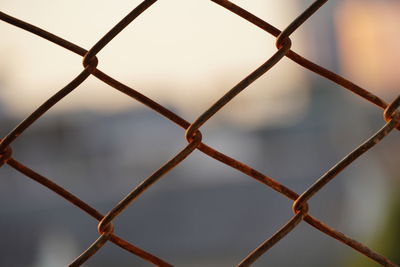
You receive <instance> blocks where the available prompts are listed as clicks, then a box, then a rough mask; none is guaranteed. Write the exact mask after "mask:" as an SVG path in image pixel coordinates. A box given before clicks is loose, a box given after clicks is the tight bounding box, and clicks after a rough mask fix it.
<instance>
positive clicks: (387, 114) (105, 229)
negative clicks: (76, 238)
mask: <svg viewBox="0 0 400 267" xmlns="http://www.w3.org/2000/svg"><path fill="white" fill-rule="evenodd" d="M156 1H157V0H144V1H143V2H142V3H141V4H139V5H138V6H137V7H136V8H134V9H133V10H132V11H131V12H130V13H129V14H128V15H127V16H126V17H124V18H123V19H122V20H121V21H120V22H119V23H117V24H116V25H115V26H114V27H113V28H112V29H111V30H110V31H109V32H108V33H107V34H105V35H104V36H103V37H102V38H101V39H100V40H99V41H98V42H97V43H96V44H95V45H94V46H93V47H92V48H91V49H89V50H86V49H84V48H82V47H79V46H78V45H76V44H73V43H71V42H69V41H67V40H65V39H63V38H61V37H58V36H56V35H54V34H52V33H50V32H47V31H45V30H43V29H41V28H38V27H36V26H34V25H31V24H29V23H27V22H25V21H22V20H19V19H17V18H15V17H12V16H10V15H7V14H5V13H3V12H0V20H2V21H4V22H7V23H9V24H12V25H14V26H16V27H19V28H21V29H24V30H26V31H29V32H31V33H33V34H35V35H37V36H40V37H42V38H44V39H46V40H48V41H50V42H53V43H55V44H57V45H59V46H61V47H63V48H65V49H67V50H70V51H72V52H74V53H76V54H78V55H80V56H82V57H83V70H82V71H81V73H79V74H78V75H77V76H76V77H75V78H74V79H73V80H71V81H70V82H69V83H68V84H67V85H66V86H65V87H64V88H62V89H61V90H59V91H58V92H57V93H56V94H54V95H53V96H51V97H49V98H48V100H47V101H46V102H45V103H43V104H42V105H41V106H39V107H38V108H37V109H36V110H35V111H33V112H32V114H31V115H30V116H28V117H27V118H26V119H24V120H23V121H22V122H21V123H20V124H19V125H17V126H16V127H15V128H14V129H13V130H12V131H10V132H9V134H7V135H6V136H4V137H3V138H2V139H0V167H2V166H3V165H5V164H8V165H9V166H11V167H12V168H14V169H15V170H17V171H19V172H21V173H22V174H24V175H25V176H26V177H28V178H30V179H32V180H34V181H36V182H37V183H39V184H41V185H42V186H45V187H47V188H48V189H49V190H51V191H53V192H54V193H56V194H57V195H59V196H60V197H62V198H64V199H65V200H66V201H69V202H70V203H72V204H73V205H75V206H76V207H78V208H80V209H81V210H82V211H84V212H86V213H87V214H88V215H89V216H91V217H92V218H94V219H95V220H97V221H98V222H99V223H98V232H99V237H98V239H97V240H95V241H94V242H93V243H92V244H91V245H90V246H89V247H88V248H87V249H86V250H85V251H83V252H82V254H81V255H79V256H78V255H77V258H76V259H74V260H71V264H70V266H80V265H81V264H83V263H84V262H86V261H87V260H88V259H90V258H91V257H94V256H95V255H96V253H97V251H99V250H100V249H101V248H102V247H103V246H104V244H106V243H107V242H112V243H114V244H115V245H117V246H119V247H121V248H122V249H125V250H127V251H128V252H130V253H132V254H135V255H136V256H138V257H140V258H142V259H143V260H145V261H147V262H149V263H152V264H154V265H157V266H172V265H171V264H170V263H168V262H166V261H165V260H163V259H161V258H159V257H157V256H155V255H153V254H151V253H149V252H147V251H144V250H143V249H141V248H138V247H136V246H135V245H133V244H130V243H129V242H127V241H125V240H123V239H122V238H121V237H118V236H117V235H115V234H114V226H113V224H112V222H113V220H114V219H115V218H116V217H118V216H119V215H120V214H121V213H123V212H124V211H125V209H126V208H127V207H128V206H130V205H132V203H133V202H134V201H135V200H136V199H137V198H138V197H140V195H142V194H143V193H145V192H146V190H147V189H148V188H150V187H151V186H152V185H154V184H155V183H157V182H158V181H159V180H160V179H161V178H162V177H163V176H164V175H165V174H166V173H167V172H168V171H170V170H171V169H173V168H175V167H176V166H177V165H179V164H180V163H181V162H182V161H183V160H185V158H187V157H188V156H190V154H191V153H192V152H193V151H194V150H196V149H198V150H199V151H201V152H203V153H204V154H206V155H208V156H209V157H211V158H214V159H215V160H217V161H220V162H222V163H224V164H226V165H228V166H230V167H232V168H234V169H236V170H237V171H239V172H242V173H243V174H246V175H247V176H249V177H251V178H253V179H256V180H257V181H259V182H260V183H262V184H264V185H266V186H268V187H270V188H271V189H273V190H275V191H276V192H277V193H280V194H282V195H284V196H286V197H287V198H289V199H291V200H292V201H293V212H294V215H293V217H292V218H291V219H290V220H289V221H288V222H287V223H285V224H284V225H283V226H282V227H281V228H280V229H279V230H277V232H276V233H275V234H274V235H273V236H271V237H269V238H267V239H266V240H265V241H264V242H263V243H262V244H260V245H259V246H258V247H256V244H255V247H256V248H255V249H254V250H253V251H252V252H250V253H249V255H248V256H246V257H245V258H244V259H243V260H242V261H241V262H240V263H238V266H249V265H251V264H252V263H254V262H256V261H257V259H259V257H261V256H263V255H264V254H265V253H266V252H267V251H268V250H269V249H270V248H271V247H273V246H274V245H275V244H276V243H277V242H279V240H281V239H283V238H285V236H286V235H288V234H289V233H290V232H291V231H292V230H293V229H295V228H296V226H297V225H298V224H299V223H300V222H301V221H305V222H306V223H308V224H309V225H311V226H312V227H314V228H315V229H317V230H319V231H321V232H322V233H324V234H326V235H328V236H330V237H332V238H334V239H336V240H338V241H339V242H342V243H343V244H346V245H348V246H350V247H351V248H353V249H354V250H356V251H358V252H359V253H362V254H363V255H365V256H366V257H369V258H370V259H371V260H373V261H375V262H376V263H379V264H381V265H383V266H397V265H396V264H394V263H393V262H391V261H390V260H389V259H387V258H386V257H384V256H383V255H380V254H378V253H377V252H375V251H373V250H372V249H370V248H368V247H367V246H365V245H364V244H362V243H360V242H358V241H356V240H354V239H352V238H350V237H348V236H346V235H345V234H343V233H341V232H339V231H338V230H335V229H333V228H331V227H330V226H328V225H326V224H324V223H323V222H321V221H319V220H318V219H316V218H314V217H313V216H311V214H310V213H309V212H310V211H309V207H308V204H307V201H308V200H310V199H311V198H312V197H313V196H314V195H315V194H316V193H318V192H319V191H320V190H321V189H322V188H323V187H325V186H327V185H328V184H329V182H330V181H332V180H333V179H334V178H335V177H337V175H338V174H339V173H340V172H342V171H343V170H345V169H346V168H347V167H348V166H349V165H350V164H352V163H353V162H354V161H355V160H357V158H358V157H360V156H361V155H363V154H364V153H366V152H367V151H368V150H369V149H371V148H372V147H373V146H375V145H377V144H378V143H379V142H380V141H381V140H382V139H383V138H385V137H386V136H387V135H388V134H390V133H391V132H392V131H393V130H394V129H396V128H397V129H398V130H399V129H400V111H399V110H398V108H399V106H400V96H398V97H397V98H396V99H395V100H393V101H392V103H389V104H388V103H386V102H385V101H384V100H383V99H381V98H380V97H378V96H376V95H374V94H372V93H371V92H369V91H367V90H366V89H364V88H362V87H360V86H358V85H356V84H354V83H353V82H351V81H349V80H347V79H345V78H343V77H341V76H340V75H338V74H336V73H333V72H332V71H330V70H327V69H325V68H323V67H321V66H319V65H317V64H316V63H314V62H311V61H309V60H308V59H306V58H304V57H302V56H300V55H299V54H297V53H296V52H294V51H293V50H291V44H292V41H291V40H290V36H291V34H292V33H293V32H295V31H296V30H297V29H298V28H299V27H301V25H302V24H303V23H304V22H305V21H307V20H308V19H309V18H310V17H311V16H312V15H313V14H314V13H315V12H317V11H318V9H320V8H321V7H322V6H323V5H324V4H325V3H326V2H327V0H317V1H314V2H313V3H312V4H311V5H310V6H309V7H308V8H307V9H306V10H305V11H304V12H303V13H302V14H301V15H300V16H298V17H297V18H296V19H294V20H293V21H292V22H291V23H290V24H289V25H288V26H287V27H286V29H284V30H283V31H280V30H279V29H277V28H275V27H274V26H273V25H271V24H269V23H267V22H265V21H264V20H262V19H261V18H258V17H256V16H255V15H253V14H251V13H250V12H248V11H246V10H245V9H243V8H241V7H239V6H237V5H236V4H234V3H232V2H230V1H228V0H211V1H212V2H214V3H216V4H218V5H220V6H221V7H223V8H225V9H227V10H228V11H229V12H232V13H235V14H236V15H238V16H240V17H242V18H243V19H245V20H247V21H249V22H250V23H252V24H254V25H255V26H257V27H259V28H261V29H262V30H264V31H266V32H267V33H269V34H271V35H273V36H275V37H276V47H277V51H276V53H275V54H273V55H272V56H271V57H270V58H269V59H268V60H267V61H266V62H265V63H264V64H262V65H261V66H260V67H258V68H257V69H256V70H254V71H253V72H252V73H250V74H249V75H248V76H247V77H245V78H244V79H242V80H241V81H240V82H239V83H238V84H237V85H236V86H234V87H233V88H232V89H230V90H228V91H227V93H226V94H225V95H224V96H222V97H221V98H220V99H218V100H217V101H216V103H215V104H214V105H212V106H211V107H209V108H208V109H207V110H206V111H204V113H202V114H201V115H200V116H199V117H198V118H197V119H196V120H194V122H192V123H190V122H188V121H186V120H185V119H183V118H181V117H180V116H178V115H177V114H175V113H174V112H172V111H170V110H169V109H167V108H165V107H164V106H162V105H160V104H159V103H157V102H155V101H153V100H152V99H150V98H148V97H146V96H145V95H143V94H141V93H140V92H138V91H136V90H134V89H132V88H130V87H129V86H127V85H125V84H123V83H122V82H120V81H117V80H115V79H113V78H112V77H110V76H109V75H107V74H106V73H104V72H102V71H101V70H99V69H98V68H97V65H98V58H97V57H96V55H97V54H98V53H99V52H100V51H101V50H102V49H103V48H104V47H105V46H106V45H107V44H108V43H109V42H110V41H111V40H112V39H113V38H114V37H115V36H117V35H118V34H119V33H120V32H121V31H122V30H123V29H124V28H125V27H126V26H128V25H130V24H133V23H134V22H133V21H134V20H135V19H136V18H137V17H138V16H140V15H141V14H142V13H143V12H145V11H146V9H148V8H149V7H151V5H153V4H154V3H155V2H156ZM283 57H287V58H289V59H291V60H293V61H294V62H296V63H297V64H299V65H301V66H303V67H304V68H306V69H308V70H310V71H312V72H314V73H316V74H318V75H320V76H322V77H324V78H326V79H329V80H330V81H332V82H334V83H336V84H337V85H339V86H341V87H343V88H344V89H346V90H349V91H351V92H353V93H355V94H357V95H358V96H360V97H362V98H364V99H365V100H367V101H369V102H371V103H373V104H375V105H376V106H378V107H380V108H381V109H383V110H384V112H383V117H384V119H385V121H386V124H385V125H384V126H383V127H382V128H381V129H380V130H379V131H377V132H376V134H374V135H373V136H372V137H370V138H369V139H368V140H366V141H364V142H363V143H362V144H361V145H360V146H359V147H358V148H356V149H354V150H353V151H352V152H351V153H350V154H348V155H347V156H345V157H344V158H343V159H342V160H341V161H340V162H338V163H337V164H336V165H335V166H333V167H332V168H331V169H330V170H328V171H327V172H326V173H325V174H324V175H322V176H321V177H320V178H318V179H316V181H315V183H314V184H313V185H311V186H310V187H309V188H308V189H307V190H306V191H305V192H303V193H301V194H298V193H296V192H294V191H292V190H291V189H290V188H288V187H286V186H285V185H283V184H281V183H279V182H278V181H276V180H274V179H272V178H270V177H268V176H266V175H265V174H263V173H261V172H259V171H257V170H255V169H253V168H252V167H250V166H248V165H246V164H244V163H242V162H240V161H238V160H236V159H233V158H231V157H229V156H228V155H225V154H223V153H221V152H219V151H217V150H216V149H214V148H212V147H210V146H208V145H206V144H205V143H203V142H202V135H201V132H200V129H201V127H202V126H203V125H204V124H205V123H207V121H209V120H210V119H211V118H212V117H213V116H214V115H215V114H216V113H217V112H218V111H219V110H220V109H222V108H223V107H224V105H226V104H227V103H228V102H230V101H231V100H232V99H233V98H235V97H236V96H237V95H238V94H239V93H240V92H242V91H243V90H245V89H246V88H247V87H248V86H249V85H250V84H251V83H252V82H254V81H255V80H257V79H258V78H259V77H261V76H262V75H264V74H265V73H267V72H268V71H269V70H270V69H271V68H273V66H274V65H276V64H278V63H279V61H280V60H281V59H282V58H283ZM91 75H93V76H94V77H96V78H98V79H99V80H101V81H103V82H104V83H106V84H108V85H109V86H111V87H113V88H115V89H116V90H118V91H120V92H122V93H124V94H125V95H127V96H129V97H131V98H133V99H134V100H136V101H139V102H140V103H142V104H143V105H145V106H147V107H149V108H150V109H152V110H153V111H155V112H157V113H159V114H161V115H162V116H164V117H165V118H166V119H168V120H170V121H171V122H172V123H175V124H177V125H179V126H180V127H182V128H183V129H184V130H185V136H184V137H185V138H186V140H187V141H188V144H187V145H186V146H185V147H184V148H182V150H181V151H180V152H179V153H178V154H176V155H175V156H173V157H172V158H171V159H170V160H169V161H168V162H166V163H165V164H164V165H163V166H161V167H159V168H158V169H157V170H156V171H155V172H154V173H153V174H152V175H150V176H149V177H148V178H146V179H144V180H143V182H142V183H141V184H140V185H138V186H137V187H136V188H133V189H132V191H131V192H130V193H129V194H128V195H127V196H126V197H125V198H123V199H122V200H121V201H120V202H119V203H118V204H117V205H116V206H114V207H113V208H112V209H111V210H110V211H109V212H108V213H107V214H106V215H103V214H101V213H99V212H98V211H97V210H96V209H95V208H93V207H91V206H90V205H88V204H87V203H85V202H84V201H82V200H81V199H80V198H79V197H77V196H75V195H73V194H72V193H70V192H68V191H67V190H65V189H64V188H63V187H61V186H59V185H57V184H55V183H54V182H52V181H51V180H50V179H48V178H46V177H44V176H42V175H40V174H39V173H37V172H35V171H33V170H31V169H30V168H29V167H27V166H25V165H24V164H22V163H20V162H19V161H17V160H16V159H15V158H14V157H13V155H12V149H11V145H12V143H13V142H14V141H15V140H16V139H17V138H20V136H21V134H22V133H23V132H24V131H25V130H26V129H27V128H29V127H30V126H31V125H32V124H33V123H34V122H35V121H36V120H37V119H39V118H40V117H41V116H43V115H44V114H45V113H47V112H49V110H50V109H51V108H52V107H53V106H54V105H56V104H57V103H58V102H59V101H60V100H61V99H62V98H64V97H65V96H66V95H68V94H69V93H71V92H72V91H73V90H75V89H76V88H77V87H78V86H79V85H80V84H82V83H83V82H85V80H86V79H87V78H88V77H89V76H91ZM249 250H251V248H249Z"/></svg>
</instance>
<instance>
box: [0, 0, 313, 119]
mask: <svg viewBox="0 0 400 267" xmlns="http://www.w3.org/2000/svg"><path fill="white" fill-rule="evenodd" d="M140 2H141V1H132V0H130V1H118V2H115V1H93V0H85V1H77V0H71V1H49V0H38V1H20V0H3V1H0V3H1V10H2V11H3V12H5V13H7V14H9V15H12V16H15V17H17V18H19V19H21V20H24V21H27V22H29V23H31V24H33V25H36V26H38V27H41V28H43V29H45V30H47V31H49V32H52V33H54V34H56V35H58V36H60V37H62V38H64V39H67V40H69V41H71V42H73V43H75V44H77V45H79V46H82V47H83V48H85V49H89V48H90V47H91V46H93V45H94V44H95V43H96V42H97V41H98V40H99V39H100V38H101V37H102V36H103V35H104V34H105V33H106V32H107V31H108V30H109V29H111V28H112V27H113V26H114V25H115V24H116V23H117V22H118V21H119V20H121V19H122V18H123V17H124V16H125V15H126V14H128V13H129V12H130V11H131V10H132V9H133V8H134V7H135V6H137V5H138V4H139V3H140ZM234 2H235V3H236V4H237V5H239V6H241V7H244V8H245V9H247V10H249V11H250V12H252V13H254V14H255V15H257V16H259V17H261V18H263V19H264V20H266V21H268V22H270V23H271V24H273V25H274V26H276V27H278V28H280V29H283V28H284V27H286V26H287V25H288V24H289V23H290V22H291V20H292V19H293V18H295V17H296V16H297V15H298V14H299V13H300V10H298V9H297V6H296V4H294V3H293V2H292V1H286V0H285V1H264V0H252V1H248V0H247V1H244V0H241V1H238V0H237V1H234ZM0 33H1V36H2V37H3V38H2V41H1V42H0V57H1V59H2V60H1V61H0V99H1V100H2V101H3V102H4V103H2V105H6V108H7V109H9V110H10V112H13V113H15V114H18V115H21V116H26V115H27V114H29V113H30V112H31V111H33V110H34V109H35V108H36V107H37V106H38V105H40V104H41V103H43V102H44V101H45V100H46V99H47V98H48V97H49V96H51V95H52V94H54V93H55V92H56V91H58V90H59V89H61V88H62V87H63V86H65V85H66V84H67V83H68V82H69V81H71V80H72V79H73V78H74V77H75V76H76V75H77V74H78V73H79V72H80V71H81V70H82V68H83V67H82V63H81V61H82V58H81V57H80V56H78V55H75V54H73V53H72V52H70V51H67V50H65V49H63V48H61V47H59V46H57V45H54V44H53V43H50V42H48V41H47V40H44V39H42V38H40V37H37V36H35V35H33V34H31V33H28V32H26V31H24V30H20V29H18V28H16V27H14V26H12V25H9V24H7V23H4V22H1V23H0ZM292 40H293V43H294V46H293V48H294V49H295V50H296V51H299V52H300V53H302V44H303V38H302V31H299V33H295V35H294V36H293V37H292ZM275 51H276V48H275V39H274V38H273V37H272V36H271V35H269V34H267V33H265V32H264V31H262V30H261V29H259V28H258V27H256V26H254V25H252V24H250V23H248V22H246V21H245V20H243V19H242V18H240V17H238V16H237V15H234V14H232V13H231V12H229V11H228V10H226V9H224V8H222V7H220V6H219V5H217V4H215V3H213V2H211V1H205V0H204V1H200V0H159V1H158V2H156V3H155V4H154V5H153V6H151V7H150V8H149V9H148V10H147V11H145V13H144V14H142V15H141V16H140V17H139V18H137V19H136V20H134V21H133V23H131V24H130V25H129V26H128V27H127V28H126V29H125V30H123V31H122V33H121V34H119V35H118V36H117V37H116V38H115V39H114V40H112V41H111V42H110V44H109V45H107V46H106V47H105V48H104V49H103V50H102V51H101V52H100V53H99V54H98V58H99V66H98V68H99V69H100V70H102V71H104V72H106V73H107V74H109V75H110V76H112V77H113V78H116V79H118V80H120V81H121V82H123V83H125V84H126V85H128V86H130V87H132V88H134V89H135V90H137V91H140V92H141V93H143V94H144V95H146V96H148V97H150V98H152V99H153V100H155V101H157V102H159V103H160V104H163V105H165V106H168V107H172V108H173V109H175V110H176V111H177V112H178V113H179V114H180V115H182V116H183V117H184V118H185V119H188V120H193V119H194V118H195V117H197V116H198V115H200V113H202V112H203V111H204V110H205V109H206V108H208V107H209V106H210V105H211V104H212V103H214V102H215V101H216V100H217V99H218V98H219V97H220V96H222V95H223V94H224V93H225V92H226V91H228V90H229V89H230V88H231V87H233V86H234V85H235V84H236V83H238V82H239V81H240V80H241V79H243V78H244V77H245V76H246V75H248V74H250V73H251V72H252V71H253V70H255V69H256V68H257V67H258V66H260V65H261V64H262V63H264V62H265V61H266V60H267V59H268V58H269V57H270V56H271V55H272V54H273V53H274V52H275ZM304 73H305V71H304V70H303V69H302V68H301V67H299V66H297V65H296V64H295V63H293V62H291V61H290V60H288V59H284V60H282V61H281V62H279V63H278V65H277V66H276V67H274V68H273V69H272V70H271V71H270V72H268V73H267V74H266V75H264V76H263V77H261V78H260V79H259V80H257V81H256V82H255V83H254V84H253V85H251V86H250V87H249V88H248V89H246V90H245V91H244V92H242V93H241V94H240V95H239V96H238V97H237V98H236V99H235V100H234V101H233V102H232V103H230V104H228V106H226V107H225V108H224V112H221V113H220V114H218V115H217V116H218V117H220V118H223V119H228V120H230V121H235V122H238V123H245V124H252V125H259V124H268V123H278V122H281V123H282V122H289V121H292V120H293V119H296V117H297V116H301V114H302V112H304V107H305V105H306V104H307V99H308V96H307V93H306V92H307V90H306V88H307V84H305V81H304V76H303V75H304ZM139 105H141V104H140V103H138V102H136V101H135V100H133V99H131V98H129V97H126V96H124V95H123V94H121V93H119V92H117V91H116V90H114V89H112V88H111V87H109V86H107V85H105V84H103V83H102V82H100V81H99V80H97V79H96V78H95V77H90V78H89V79H88V80H86V81H85V82H84V83H83V84H82V85H81V86H79V87H78V88H77V89H75V91H74V92H73V93H72V94H71V95H69V96H67V97H66V98H65V99H63V100H62V101H61V102H60V103H59V104H57V105H56V106H55V107H54V108H53V110H54V111H53V112H64V111H67V110H72V109H93V110H97V111H104V112H110V111H120V110H123V109H128V108H133V107H138V106H139Z"/></svg>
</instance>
